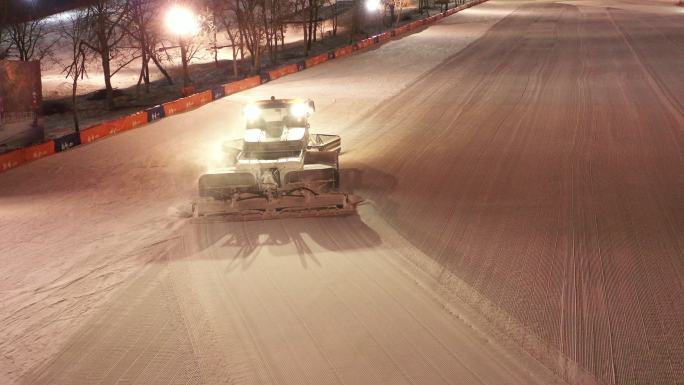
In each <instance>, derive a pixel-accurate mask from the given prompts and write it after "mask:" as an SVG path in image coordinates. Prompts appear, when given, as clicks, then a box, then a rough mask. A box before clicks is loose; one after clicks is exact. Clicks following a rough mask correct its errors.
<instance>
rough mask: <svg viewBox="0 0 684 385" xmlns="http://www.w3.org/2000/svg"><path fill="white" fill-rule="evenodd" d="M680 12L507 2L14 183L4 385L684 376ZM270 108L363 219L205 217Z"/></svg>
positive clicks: (8, 225) (673, 380) (7, 219)
mask: <svg viewBox="0 0 684 385" xmlns="http://www.w3.org/2000/svg"><path fill="white" fill-rule="evenodd" d="M681 9H682V8H678V7H675V6H673V5H670V4H667V3H664V2H654V3H649V4H644V3H643V2H641V3H636V2H626V1H625V2H620V1H610V0H607V1H596V0H592V1H565V2H553V1H503V0H492V1H489V2H487V3H484V4H482V5H479V6H477V7H475V8H472V9H469V10H467V11H464V12H462V13H460V14H457V15H455V16H452V17H449V18H447V19H445V20H443V21H442V22H440V23H439V24H437V25H434V26H432V27H430V28H427V29H425V30H423V31H422V32H420V33H416V34H412V35H409V36H406V37H403V38H401V39H397V40H394V41H392V42H389V43H388V44H385V45H383V46H381V47H379V48H377V49H374V50H372V51H370V52H365V53H361V54H356V55H353V56H351V57H348V58H343V59H339V60H335V61H333V62H330V63H327V64H324V65H321V66H318V67H315V68H313V69H310V70H307V71H304V72H301V73H298V74H295V75H292V76H288V77H286V78H282V79H279V80H277V81H275V82H272V83H269V84H267V85H264V86H262V87H259V88H256V89H253V90H250V91H247V92H243V93H241V94H238V95H235V96H231V97H229V98H225V99H222V100H219V101H217V102H214V103H211V104H208V105H206V106H204V107H202V108H200V109H198V110H195V111H192V112H189V113H185V114H182V115H177V116H173V117H171V118H167V119H165V120H162V121H159V122H156V123H154V124H151V125H149V126H146V127H143V128H139V129H136V130H133V131H130V132H127V133H124V134H121V135H117V136H115V137H112V138H108V139H105V140H102V141H99V142H97V143H95V144H91V145H88V146H84V147H82V148H77V149H74V150H71V151H67V152H64V153H60V154H57V155H55V156H51V157H48V158H45V159H41V160H39V161H36V162H32V163H30V164H27V165H24V166H22V167H19V168H17V169H13V170H10V171H8V172H6V173H3V174H0V234H1V237H2V238H0V266H2V267H1V268H0V337H1V338H0V383H3V384H7V383H29V384H87V383H103V384H104V383H205V384H218V383H235V384H242V383H248V384H265V383H298V384H299V383H309V384H325V383H348V384H361V383H368V384H390V383H413V384H444V383H453V384H465V383H481V384H504V383H506V384H553V383H582V384H589V383H607V384H681V383H682V381H683V380H684V343H683V342H682V341H684V322H682V320H683V319H684V169H683V168H682V161H683V160H684V75H683V74H684V64H683V63H684V50H682V47H684V27H682V26H683V25H684V23H683V22H684V13H683V12H681ZM270 95H275V96H277V97H282V98H286V97H297V96H301V97H310V98H312V99H314V100H315V101H316V106H317V113H316V115H315V116H314V118H313V122H312V129H313V131H316V132H324V133H336V134H340V135H342V138H343V151H344V152H343V155H342V159H341V161H342V167H343V169H344V170H343V177H344V182H343V183H344V184H345V187H346V188H347V189H350V190H354V192H355V193H357V194H359V195H362V196H364V197H365V198H366V199H367V203H366V204H365V205H364V206H362V207H361V209H360V213H359V216H358V217H356V216H354V217H346V218H325V219H315V218H309V219H297V220H280V221H268V222H248V223H217V224H191V223H189V221H188V220H187V219H186V218H184V217H183V215H182V214H183V212H184V211H186V210H188V208H189V203H190V202H191V201H192V199H194V198H195V196H196V181H197V177H198V176H199V174H201V173H202V172H204V171H205V170H206V169H207V167H208V166H209V165H210V164H211V162H212V159H213V158H214V153H215V151H216V149H217V148H218V147H219V145H220V143H221V142H222V141H223V140H225V139H229V138H233V137H239V136H240V135H241V134H242V127H241V124H242V123H241V121H240V108H241V105H242V103H244V102H245V101H248V100H251V99H254V98H266V97H269V96H270Z"/></svg>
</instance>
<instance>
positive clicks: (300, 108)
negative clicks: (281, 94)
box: [290, 103, 311, 118]
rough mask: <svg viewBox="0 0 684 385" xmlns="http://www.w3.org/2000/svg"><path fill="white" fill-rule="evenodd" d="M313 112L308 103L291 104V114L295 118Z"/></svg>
mask: <svg viewBox="0 0 684 385" xmlns="http://www.w3.org/2000/svg"><path fill="white" fill-rule="evenodd" d="M309 112H311V110H310V108H309V106H308V105H307V104H306V103H296V104H293V105H292V106H290V114H292V116H294V117H295V118H301V117H303V116H305V115H307V114H309Z"/></svg>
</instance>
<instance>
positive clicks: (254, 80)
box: [223, 76, 261, 95]
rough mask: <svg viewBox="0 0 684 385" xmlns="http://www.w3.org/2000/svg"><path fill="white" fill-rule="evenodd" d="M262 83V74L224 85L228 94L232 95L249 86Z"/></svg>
mask: <svg viewBox="0 0 684 385" xmlns="http://www.w3.org/2000/svg"><path fill="white" fill-rule="evenodd" d="M259 84H261V77H260V76H252V77H250V78H246V79H242V80H238V81H237V82H232V83H228V84H224V85H223V89H224V91H225V94H226V95H231V94H234V93H237V92H240V91H244V90H246V89H249V88H253V87H256V86H258V85H259Z"/></svg>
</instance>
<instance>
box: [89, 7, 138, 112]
mask: <svg viewBox="0 0 684 385" xmlns="http://www.w3.org/2000/svg"><path fill="white" fill-rule="evenodd" d="M129 10H130V1H129V0H111V1H108V0H95V1H94V2H92V3H91V5H90V6H88V28H89V36H88V39H87V40H84V41H83V44H84V46H86V47H87V48H89V49H90V50H91V51H92V52H94V53H95V54H96V55H97V56H98V57H99V58H100V62H101V64H102V73H103V76H104V82H105V90H106V96H107V108H108V109H109V110H113V109H114V108H115V105H114V88H113V87H112V76H114V75H115V74H116V73H117V72H119V70H121V69H122V68H123V67H125V66H126V65H128V64H129V63H131V62H132V61H133V60H135V59H137V58H138V57H140V55H138V54H133V55H131V56H130V57H125V56H124V51H123V50H121V49H120V48H121V46H120V43H121V41H122V40H123V39H124V38H125V37H126V36H127V34H126V33H125V28H124V27H125V23H126V22H127V21H128V19H127V16H128V13H129ZM115 58H118V59H119V60H118V62H116V63H115V62H114V59H115ZM113 67H116V68H113Z"/></svg>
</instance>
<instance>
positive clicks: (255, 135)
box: [245, 128, 262, 142]
mask: <svg viewBox="0 0 684 385" xmlns="http://www.w3.org/2000/svg"><path fill="white" fill-rule="evenodd" d="M261 136H262V131H261V130H260V129H258V128H250V129H248V130H246V131H245V142H258V141H260V140H261Z"/></svg>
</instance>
